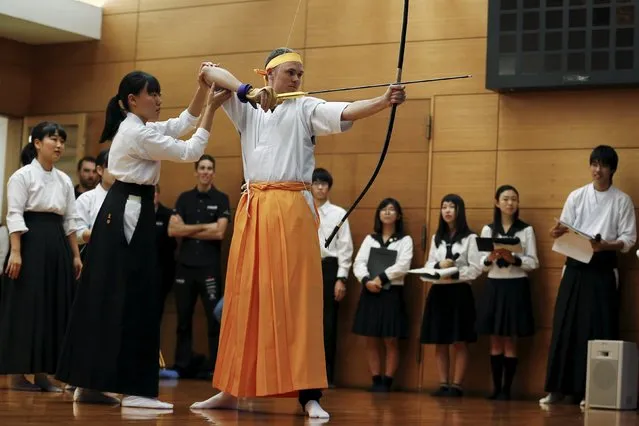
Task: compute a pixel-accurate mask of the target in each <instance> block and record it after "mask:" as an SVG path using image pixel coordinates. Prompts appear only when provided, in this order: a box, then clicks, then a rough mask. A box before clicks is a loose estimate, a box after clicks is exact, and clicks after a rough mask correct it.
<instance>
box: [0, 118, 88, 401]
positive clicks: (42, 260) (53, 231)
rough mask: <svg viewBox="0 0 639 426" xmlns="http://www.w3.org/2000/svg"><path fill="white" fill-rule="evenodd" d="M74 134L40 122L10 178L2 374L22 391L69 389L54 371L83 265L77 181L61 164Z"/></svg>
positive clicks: (0, 310) (0, 322)
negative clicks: (31, 378)
mask: <svg viewBox="0 0 639 426" xmlns="http://www.w3.org/2000/svg"><path fill="white" fill-rule="evenodd" d="M66 138H67V134H66V132H65V130H64V129H63V128H62V127H61V126H59V125H58V124H57V123H53V122H46V121H45V122H42V123H39V124H37V125H36V126H35V127H34V128H33V130H32V131H31V137H30V142H29V143H28V144H27V145H26V146H25V148H24V149H23V151H22V163H23V164H24V167H22V168H20V169H19V170H18V171H16V172H15V173H14V174H13V175H11V177H10V178H9V182H8V184H7V203H8V210H7V222H6V223H7V227H8V229H9V234H10V241H11V251H10V254H9V259H8V260H7V266H6V270H5V275H4V276H3V282H2V297H1V298H0V300H1V306H0V374H12V375H13V376H12V378H11V387H12V388H13V389H17V390H24V391H40V390H44V391H49V392H61V391H62V390H61V389H60V388H58V387H56V386H54V385H53V384H52V383H51V382H50V381H49V379H48V377H47V375H48V374H54V373H55V371H56V369H57V366H58V356H59V353H60V349H61V347H62V343H63V338H64V333H65V330H66V327H67V322H68V319H69V315H70V311H71V304H72V301H73V288H74V281H75V279H76V278H77V277H78V276H79V274H80V271H81V269H82V262H81V261H80V252H79V250H78V244H77V242H76V240H75V231H76V229H77V225H76V218H77V216H76V208H75V194H74V191H73V184H72V183H71V179H70V178H69V176H67V175H66V174H65V173H63V172H61V171H60V170H58V169H56V168H55V167H54V164H55V163H56V162H58V161H59V160H60V158H61V156H62V153H63V152H64V143H65V141H66ZM24 374H33V375H34V379H35V380H34V383H31V382H29V381H27V379H26V378H25V377H24Z"/></svg>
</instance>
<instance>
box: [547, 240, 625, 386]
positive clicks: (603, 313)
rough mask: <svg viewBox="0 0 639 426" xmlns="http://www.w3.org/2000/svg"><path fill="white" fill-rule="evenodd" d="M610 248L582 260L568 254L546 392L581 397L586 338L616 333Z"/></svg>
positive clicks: (615, 294)
mask: <svg viewBox="0 0 639 426" xmlns="http://www.w3.org/2000/svg"><path fill="white" fill-rule="evenodd" d="M610 255H614V253H613V252H602V253H596V254H595V256H594V257H593V260H592V261H591V262H590V264H588V265H586V264H583V263H581V262H578V261H576V260H573V259H570V258H569V259H568V261H567V262H566V269H565V271H564V274H563V277H562V279H561V284H560V286H559V293H558V294H557V302H556V304H555V316H554V319H553V330H552V340H551V342H550V350H549V353H548V367H547V370H546V385H545V390H546V391H547V392H561V393H563V394H566V395H575V396H577V397H583V395H584V394H585V392H586V367H587V362H588V359H587V358H588V341H589V340H594V339H602V340H615V339H617V337H618V329H619V327H618V318H617V316H618V313H619V310H618V290H617V282H616V276H615V271H614V259H612V260H611V259H610V257H611V256H610Z"/></svg>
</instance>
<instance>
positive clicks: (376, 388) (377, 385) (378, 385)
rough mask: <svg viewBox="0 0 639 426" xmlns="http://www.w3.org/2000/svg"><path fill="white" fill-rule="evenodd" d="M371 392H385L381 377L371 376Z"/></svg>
mask: <svg viewBox="0 0 639 426" xmlns="http://www.w3.org/2000/svg"><path fill="white" fill-rule="evenodd" d="M370 391H371V392H386V388H385V387H384V383H383V382H382V376H373V386H371V388H370Z"/></svg>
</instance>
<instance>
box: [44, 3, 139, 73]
mask: <svg viewBox="0 0 639 426" xmlns="http://www.w3.org/2000/svg"><path fill="white" fill-rule="evenodd" d="M137 25H138V15H137V13H126V14H116V15H105V16H104V17H103V19H102V38H101V40H100V41H86V42H81V43H63V44H56V45H39V46H34V60H35V61H37V63H40V64H44V63H63V64H64V66H65V67H66V66H69V65H79V64H94V63H104V62H126V61H134V60H135V44H136V33H137Z"/></svg>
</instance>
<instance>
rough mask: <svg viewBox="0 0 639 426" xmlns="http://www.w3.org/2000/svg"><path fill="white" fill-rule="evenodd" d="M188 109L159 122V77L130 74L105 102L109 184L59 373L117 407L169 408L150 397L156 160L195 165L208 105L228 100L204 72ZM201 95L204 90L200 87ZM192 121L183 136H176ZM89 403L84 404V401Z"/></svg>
mask: <svg viewBox="0 0 639 426" xmlns="http://www.w3.org/2000/svg"><path fill="white" fill-rule="evenodd" d="M209 66H213V65H212V64H210V63H205V64H202V67H201V69H200V72H199V77H198V88H197V91H196V93H195V96H194V97H193V99H192V101H191V103H190V105H189V107H188V109H187V110H185V111H183V112H182V113H181V114H180V116H179V117H178V118H172V119H170V120H168V121H162V122H158V121H156V120H157V119H158V118H159V114H160V106H161V103H162V98H161V95H160V83H159V82H158V80H157V79H156V78H155V77H153V76H152V75H150V74H147V73H144V72H141V71H133V72H131V73H129V74H127V75H126V76H124V78H123V79H122V81H121V83H120V86H119V89H118V94H117V95H116V96H114V97H113V98H112V99H111V100H110V101H109V104H108V106H107V112H106V121H105V127H104V131H103V133H102V136H101V138H100V141H101V142H104V141H106V140H112V141H113V142H112V144H111V148H110V152H109V160H108V161H109V171H110V172H111V174H112V175H113V176H114V177H115V179H116V180H115V182H114V183H113V185H112V186H111V188H110V189H109V191H108V193H107V196H106V198H105V199H104V202H103V203H102V207H101V208H100V211H99V212H98V215H97V217H96V219H95V222H94V225H93V229H92V231H91V239H90V247H89V251H88V253H87V259H86V268H85V270H84V272H83V274H82V281H81V282H80V285H79V286H78V294H77V296H76V301H75V303H74V305H73V315H72V317H71V321H70V324H69V328H68V332H67V337H66V339H65V344H64V347H63V350H62V354H61V356H60V366H59V369H58V373H57V375H56V377H57V378H58V379H59V380H61V381H63V382H65V383H68V384H70V385H74V386H77V387H80V388H87V389H94V390H96V391H100V392H112V393H118V394H122V395H123V398H122V401H121V405H122V406H123V407H143V408H172V407H173V405H172V404H169V403H165V402H161V401H158V400H157V396H158V370H159V359H158V353H159V350H160V347H159V346H160V318H159V315H158V309H157V308H156V307H157V306H158V304H159V303H160V302H159V300H160V297H161V296H160V289H159V286H158V281H159V276H158V267H157V250H156V241H155V232H156V230H155V207H154V203H153V200H154V196H155V184H156V183H157V182H158V181H159V178H160V164H161V160H170V161H176V162H188V163H191V162H195V161H196V160H197V159H198V158H200V156H201V155H202V154H203V152H204V149H205V148H206V146H207V143H208V138H209V131H210V129H211V126H212V123H213V115H214V111H215V110H216V109H217V108H218V107H219V106H220V105H221V103H222V102H223V101H225V100H226V99H228V98H229V96H230V93H229V92H226V91H222V92H214V87H211V88H209V87H208V86H207V83H206V81H205V80H204V79H203V70H204V69H206V68H207V67H209ZM207 93H208V94H207ZM203 104H205V105H206V107H205V110H204V113H203V117H202V119H201V121H200V124H199V128H198V129H197V130H196V131H195V133H194V134H193V136H192V137H191V138H190V139H189V140H187V141H180V140H178V139H177V138H179V137H181V136H182V135H185V134H186V133H187V132H189V131H191V130H193V128H194V127H195V124H196V122H197V120H198V116H199V115H200V112H201V111H202V108H203ZM87 402H89V401H87Z"/></svg>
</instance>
